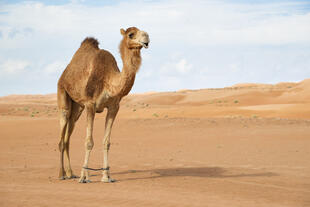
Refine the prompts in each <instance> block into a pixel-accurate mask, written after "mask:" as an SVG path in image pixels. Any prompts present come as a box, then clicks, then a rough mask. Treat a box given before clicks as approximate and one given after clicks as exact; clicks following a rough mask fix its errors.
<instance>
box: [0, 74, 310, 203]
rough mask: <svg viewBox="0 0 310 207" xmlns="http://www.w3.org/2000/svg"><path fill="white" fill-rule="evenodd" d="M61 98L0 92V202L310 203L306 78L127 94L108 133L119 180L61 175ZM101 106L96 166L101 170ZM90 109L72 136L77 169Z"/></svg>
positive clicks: (93, 158) (309, 82)
mask: <svg viewBox="0 0 310 207" xmlns="http://www.w3.org/2000/svg"><path fill="white" fill-rule="evenodd" d="M57 114H58V109H57V106H56V94H48V95H10V96H5V97H0V146H1V148H0V153H1V156H0V163H1V168H0V175H1V176H0V195H1V196H0V206H6V207H11V206H12V207H13V206H14V207H15V206H23V207H24V206H25V207H27V206H102V205H104V206H111V207H113V206H117V207H119V206H126V207H129V206H163V207H165V206H178V207H182V206H184V207H185V206H191V207H195V206H214V207H221V206H240V207H249V206H251V207H258V206H260V207H265V206H268V207H280V206H281V207H306V206H310V159H309V154H310V139H309V138H310V79H306V80H304V81H301V82H299V83H278V84H274V85H272V84H251V83H247V84H237V85H234V86H231V87H226V88H214V89H201V90H180V91H176V92H164V93H156V92H151V93H144V94H131V95H129V96H127V97H126V98H124V100H122V102H121V109H120V112H119V115H118V117H117V119H116V122H115V125H114V128H113V133H112V147H111V160H110V164H111V173H112V176H113V177H114V178H115V179H117V180H118V182H116V183H114V184H103V183H101V182H100V178H101V175H100V172H91V175H92V176H91V180H92V181H93V182H92V183H90V184H78V182H77V179H73V180H65V181H59V180H58V178H57V176H58V162H59V157H58V156H59V154H58V150H57V144H58V133H59V129H58V126H59V123H58V118H57ZM104 116H105V112H104V113H102V114H97V115H96V121H95V127H94V139H95V140H94V141H95V147H94V149H93V151H92V155H91V161H90V165H91V167H101V164H102V145H101V143H102V137H103V126H104ZM85 125H86V124H85V114H83V115H82V117H81V118H80V120H79V121H78V122H77V126H76V129H75V131H74V133H73V135H72V140H71V148H70V152H71V163H72V166H73V170H74V172H75V173H76V174H77V175H79V171H80V169H81V166H82V160H83V156H84V137H85Z"/></svg>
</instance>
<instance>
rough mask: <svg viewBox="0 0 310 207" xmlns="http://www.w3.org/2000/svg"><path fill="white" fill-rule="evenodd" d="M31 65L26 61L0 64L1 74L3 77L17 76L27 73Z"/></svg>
mask: <svg viewBox="0 0 310 207" xmlns="http://www.w3.org/2000/svg"><path fill="white" fill-rule="evenodd" d="M29 65H30V63H29V62H27V61H24V60H7V61H5V62H3V63H1V64H0V72H1V73H2V74H3V75H6V74H9V75H16V74H20V73H22V72H24V71H25V69H26V68H27V66H29Z"/></svg>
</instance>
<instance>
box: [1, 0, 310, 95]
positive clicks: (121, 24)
mask: <svg viewBox="0 0 310 207" xmlns="http://www.w3.org/2000/svg"><path fill="white" fill-rule="evenodd" d="M309 25H310V1H280V0H274V1H245V0H236V1H228V0H209V1H208V0H207V1H198V0H197V1H196V0H194V1H185V0H178V1H174V0H168V1H153V0H148V1H141V0H140V1H135V0H131V1H119V0H118V1H99V0H98V1H87V0H85V1H79V0H75V1H62V0H61V1H7V0H4V1H3V0H2V1H1V0H0V96H4V95H8V94H39V93H40V94H46V93H55V92H56V85H57V80H58V78H59V76H60V75H61V73H62V71H63V70H64V68H65V67H66V65H67V64H68V63H69V62H70V59H71V58H72V55H73V54H74V52H75V51H76V50H77V49H78V47H79V45H80V42H81V41H82V40H83V39H84V38H85V37H86V36H94V37H96V38H97V39H98V40H99V42H100V47H101V48H104V49H107V50H109V51H111V52H112V54H113V55H114V56H115V58H116V59H117V61H118V66H119V68H121V67H122V63H121V60H120V58H119V54H118V44H119V42H120V40H121V35H120V33H119V29H120V28H127V27H130V26H136V27H138V28H140V29H142V30H145V31H147V32H148V33H149V35H150V38H151V43H150V47H149V49H147V50H145V49H142V50H143V51H142V57H143V63H142V66H141V69H140V71H139V73H138V74H137V79H136V82H135V85H134V87H133V90H132V92H135V93H139V92H147V91H174V90H179V89H185V88H188V89H199V88H216V87H225V86H230V85H233V84H235V83H240V82H260V83H276V82H282V81H301V80H303V79H305V78H310V26H309Z"/></svg>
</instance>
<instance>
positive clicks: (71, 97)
mask: <svg viewBox="0 0 310 207" xmlns="http://www.w3.org/2000/svg"><path fill="white" fill-rule="evenodd" d="M120 31H121V34H122V36H123V40H122V41H121V43H120V46H119V50H120V54H121V58H122V61H123V69H122V71H121V72H120V71H119V69H118V67H117V63H116V61H115V59H114V57H113V55H112V54H111V53H110V52H108V51H106V50H102V49H99V47H98V45H99V43H98V41H97V40H96V39H94V38H86V39H85V40H84V41H83V42H82V43H81V46H80V48H79V49H78V50H77V51H76V53H75V54H74V56H73V58H72V60H71V62H70V63H69V65H68V66H67V68H66V69H65V70H64V72H63V73H62V75H61V77H60V79H59V81H58V90H57V102H58V108H59V112H60V142H59V150H60V172H59V178H60V179H65V178H74V177H76V176H75V175H74V174H73V173H72V169H71V165H70V157H69V144H70V136H71V134H72V131H73V129H74V125H75V122H76V121H77V120H78V119H79V117H80V115H81V113H82V111H83V110H84V108H86V112H87V133H86V141H85V148H86V153H85V160H84V164H83V168H82V171H81V177H80V179H79V182H82V183H85V182H90V180H89V173H88V169H89V168H88V160H89V155H90V152H91V150H92V148H93V146H94V142H93V133H92V132H93V123H94V117H95V113H101V112H102V111H103V110H104V108H107V110H108V112H107V116H106V123H105V131H104V138H103V155H104V161H103V168H102V170H103V177H102V180H101V181H103V182H113V181H114V180H113V179H111V178H110V173H109V164H108V152H109V148H110V135H111V128H112V125H113V122H114V119H115V117H116V114H117V112H118V109H119V103H120V101H121V99H122V98H123V97H124V96H126V95H127V94H128V93H129V91H130V90H131V88H132V86H133V84H134V81H135V77H136V73H137V71H138V69H139V67H140V65H141V56H140V50H141V48H142V47H144V48H148V44H149V42H150V40H149V36H148V34H147V33H146V32H144V31H141V30H139V29H137V28H136V27H130V28H128V29H127V30H126V31H125V30H124V29H121V30H120ZM64 158H65V161H66V162H65V163H66V167H64Z"/></svg>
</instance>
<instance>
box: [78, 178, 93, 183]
mask: <svg viewBox="0 0 310 207" xmlns="http://www.w3.org/2000/svg"><path fill="white" fill-rule="evenodd" d="M79 183H91V181H90V180H86V179H80V180H79Z"/></svg>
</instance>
